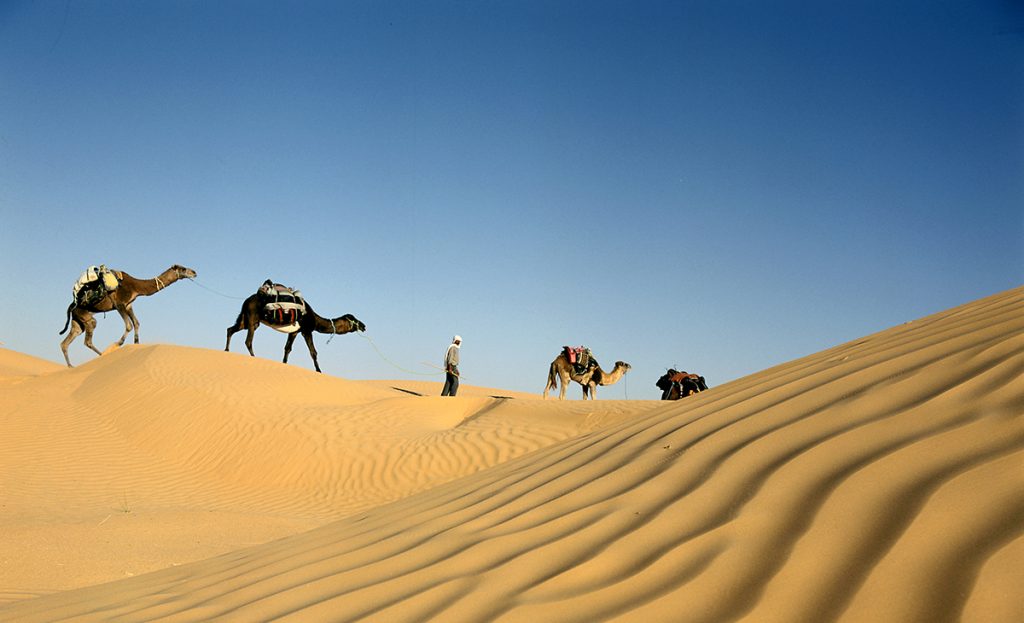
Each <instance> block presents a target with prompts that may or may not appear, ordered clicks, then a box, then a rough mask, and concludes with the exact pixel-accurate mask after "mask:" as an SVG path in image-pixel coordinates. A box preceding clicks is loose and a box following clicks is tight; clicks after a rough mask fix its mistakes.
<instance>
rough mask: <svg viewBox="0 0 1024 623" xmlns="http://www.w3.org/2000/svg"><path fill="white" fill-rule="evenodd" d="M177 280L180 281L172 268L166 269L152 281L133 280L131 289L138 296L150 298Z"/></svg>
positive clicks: (179, 277)
mask: <svg viewBox="0 0 1024 623" xmlns="http://www.w3.org/2000/svg"><path fill="white" fill-rule="evenodd" d="M178 279H181V276H180V275H179V274H178V271H176V270H174V269H173V268H168V269H167V270H165V271H164V272H162V273H160V274H159V275H157V276H156V277H153V278H152V279H135V280H134V283H133V284H132V289H133V290H134V291H135V292H136V294H138V295H139V296H150V295H153V294H156V293H157V292H159V291H160V290H163V289H164V288H166V287H167V286H169V285H171V284H172V283H174V282H175V281H177V280H178Z"/></svg>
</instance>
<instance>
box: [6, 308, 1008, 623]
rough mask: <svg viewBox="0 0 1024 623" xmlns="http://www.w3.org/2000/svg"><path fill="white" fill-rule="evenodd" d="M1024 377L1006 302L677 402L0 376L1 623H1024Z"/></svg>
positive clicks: (179, 376)
mask: <svg viewBox="0 0 1024 623" xmlns="http://www.w3.org/2000/svg"><path fill="white" fill-rule="evenodd" d="M546 365H547V362H538V378H540V379H543V375H544V372H545V368H546ZM1022 373H1024V288H1018V289H1015V290H1011V291H1008V292H1004V293H1000V294H997V295H994V296H991V297H988V298H985V299H982V300H979V301H976V302H973V303H970V304H967V305H964V306H962V307H958V308H955V309H952V310H949V311H945V312H941V313H938V314H934V315H932V316H929V317H926V318H922V319H919V320H915V321H911V322H907V323H906V324H903V325H900V326H897V327H893V328H891V329H889V330H886V331H883V332H880V333H877V334H874V335H871V336H868V337H865V338H863V339H859V340H855V341H852V342H850V343H847V344H843V345H840V346H836V347H834V348H831V349H828V350H825V351H823V352H820V353H817V354H814V355H810V356H807V357H804V358H801V359H798V360H795V361H792V362H789V363H786V364H783V365H780V366H776V367H773V368H770V369H768V370H765V371H763V372H760V373H757V374H753V375H751V376H748V377H745V378H742V379H739V380H736V381H733V382H731V383H728V384H725V385H721V386H718V387H712V388H711V389H710V390H709V391H706V392H703V393H701V394H697V395H695V396H691V397H689V398H685V399H683V400H680V401H677V402H660V401H608V400H598V401H588V402H584V401H580V400H571V401H564V402H559V401H556V400H547V401H542V400H540V399H539V396H536V395H531V394H522V393H516V392H508V391H505V390H501V389H493V388H480V387H472V386H467V385H464V386H463V387H462V389H461V390H460V395H459V396H458V397H456V398H441V397H439V396H436V393H437V392H438V390H439V388H440V383H415V382H405V381H373V382H357V381H349V380H344V379H340V378H336V377H332V376H328V375H319V374H316V373H315V372H310V371H308V370H305V369H302V368H298V367H295V366H285V365H283V364H280V363H277V362H273V361H269V360H265V359H254V358H251V357H248V356H247V355H240V354H237V353H224V352H220V351H215V350H202V349H195V348H185V347H179V346H173V345H140V346H126V347H124V348H121V349H118V350H115V351H113V352H110V353H108V354H105V355H104V356H103V357H100V358H95V359H92V360H90V361H88V362H87V363H84V364H81V365H79V367H77V368H74V369H67V368H64V367H63V366H58V365H57V364H52V363H50V362H45V361H41V360H38V359H35V358H32V357H28V356H26V355H23V354H20V353H17V352H12V351H9V350H4V349H0V413H2V416H0V621H59V620H74V621H150V620H162V621H210V620H226V621H263V620H285V621H388V622H393V621H445V622H448V621H455V622H484V621H526V622H529V623H540V622H548V621H579V622H581V623H584V622H586V623H589V622H594V621H637V622H641V623H653V622H660V621H665V622H669V621H683V622H691V621H692V622H704V621H707V622H717V621H757V622H762V621H778V622H780V623H782V622H785V623H791V622H799V621H807V622H812V621H813V622H818V621H858V622H860V621H863V622H872V623H875V622H881V621H887V622H888V621H921V622H925V621H927V622H935V621H970V622H986V623H991V622H1001V621H1006V622H1010V621H1014V622H1016V621H1021V620H1024V597H1022V594H1024V592H1022V590H1021V586H1022V583H1021V579H1022V577H1024V376H1022ZM655 380H656V379H650V382H651V383H653V382H654V381H655ZM539 389H540V388H538V390H539ZM574 390H575V391H574ZM569 395H570V396H572V397H574V398H575V397H578V395H579V393H578V389H577V388H575V387H574V388H572V389H571V390H570V394H569Z"/></svg>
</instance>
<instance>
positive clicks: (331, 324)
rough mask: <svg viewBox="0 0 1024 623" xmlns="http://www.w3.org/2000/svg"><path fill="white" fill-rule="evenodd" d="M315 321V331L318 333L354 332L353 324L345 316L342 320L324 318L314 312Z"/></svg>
mask: <svg viewBox="0 0 1024 623" xmlns="http://www.w3.org/2000/svg"><path fill="white" fill-rule="evenodd" d="M313 320H314V322H315V324H314V325H313V329H314V330H315V331H316V332H317V333H348V332H350V331H352V323H351V322H349V321H348V319H347V318H345V317H344V316H341V317H340V318H324V317H323V316H321V315H320V314H318V313H316V312H313Z"/></svg>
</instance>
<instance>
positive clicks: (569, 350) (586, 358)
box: [562, 346, 597, 374]
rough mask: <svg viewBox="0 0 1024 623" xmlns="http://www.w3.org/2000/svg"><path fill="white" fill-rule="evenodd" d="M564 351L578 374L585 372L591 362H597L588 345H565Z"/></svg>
mask: <svg viewBox="0 0 1024 623" xmlns="http://www.w3.org/2000/svg"><path fill="white" fill-rule="evenodd" d="M562 353H563V354H564V355H565V358H566V359H567V360H568V361H569V363H571V364H572V366H573V368H574V369H575V370H576V374H583V373H584V372H586V371H587V369H588V368H589V367H590V366H591V364H597V361H596V360H595V359H594V356H593V355H592V354H591V352H590V349H589V348H587V347H586V346H563V347H562Z"/></svg>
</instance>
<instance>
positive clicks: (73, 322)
mask: <svg viewBox="0 0 1024 623" xmlns="http://www.w3.org/2000/svg"><path fill="white" fill-rule="evenodd" d="M111 272H113V273H114V275H115V276H116V277H117V288H115V289H114V290H113V291H111V292H110V293H109V294H107V295H106V296H104V297H103V298H102V299H100V300H99V301H96V302H95V303H92V304H89V305H83V304H79V303H78V302H77V301H72V302H71V305H68V317H67V322H65V323H64V328H63V329H61V331H60V334H61V335H64V332H65V331H67V330H68V327H69V326H70V327H71V332H70V333H68V336H67V337H66V338H64V341H62V342H61V343H60V350H61V352H62V353H64V361H66V362H67V364H68V367H69V368H70V367H72V366H71V359H69V358H68V346H70V345H71V342H73V341H74V340H75V338H76V337H78V336H79V335H81V334H82V333H83V332H84V333H85V345H86V346H88V347H89V348H90V349H91V350H92V351H93V352H95V353H96V354H97V355H102V354H103V353H101V352H100V351H99V349H97V348H96V347H95V346H93V343H92V334H93V331H94V330H95V329H96V319H95V318H93V314H95V313H97V312H108V311H117V313H118V314H120V316H121V320H123V321H124V333H122V334H121V339H120V340H118V341H117V345H118V346H120V345H122V344H124V341H125V339H127V337H128V333H130V332H132V331H134V332H135V343H136V344H138V343H139V326H140V323H139V319H138V318H137V317H136V316H135V310H134V309H132V303H134V302H135V299H137V298H138V297H140V296H151V295H153V294H156V293H157V292H159V291H161V290H163V289H164V288H166V287H167V286H169V285H171V284H172V283H174V282H175V281H178V280H179V279H194V278H195V276H196V271H194V270H192V269H191V268H185V267H184V266H180V265H178V264H175V265H174V266H171V267H170V268H168V269H167V270H165V271H164V272H162V273H160V274H159V275H157V276H156V277H153V278H152V279H136V278H135V277H132V276H131V275H129V274H128V273H126V272H124V271H121V270H115V271H111Z"/></svg>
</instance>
